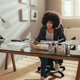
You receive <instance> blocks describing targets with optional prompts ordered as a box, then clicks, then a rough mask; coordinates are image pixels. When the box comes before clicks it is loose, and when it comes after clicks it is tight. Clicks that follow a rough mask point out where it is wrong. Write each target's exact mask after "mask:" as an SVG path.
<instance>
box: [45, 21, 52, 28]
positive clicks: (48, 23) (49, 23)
mask: <svg viewBox="0 0 80 80" xmlns="http://www.w3.org/2000/svg"><path fill="white" fill-rule="evenodd" d="M46 26H47V29H52V26H53V23H52V22H51V21H47V22H46Z"/></svg>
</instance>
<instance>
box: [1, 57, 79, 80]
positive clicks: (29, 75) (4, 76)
mask: <svg viewBox="0 0 80 80" xmlns="http://www.w3.org/2000/svg"><path fill="white" fill-rule="evenodd" d="M77 64H78V62H77V61H70V60H64V63H63V66H65V67H66V70H65V71H63V73H64V74H65V76H64V77H63V78H62V77H61V75H60V74H59V73H56V72H55V71H51V72H49V73H48V74H47V75H48V77H47V78H45V80H75V76H76V71H77ZM38 66H40V60H39V58H38V57H30V56H28V57H26V58H24V59H23V60H20V61H18V62H17V63H16V67H17V71H16V72H14V71H13V66H12V65H11V66H9V67H8V69H7V70H4V69H3V70H0V80H39V78H40V72H37V67H38ZM61 70H62V69H61Z"/></svg>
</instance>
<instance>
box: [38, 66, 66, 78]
mask: <svg viewBox="0 0 80 80" xmlns="http://www.w3.org/2000/svg"><path fill="white" fill-rule="evenodd" d="M60 68H63V70H65V67H64V66H60ZM46 69H47V70H46V72H45V77H47V75H46V74H47V73H48V72H50V71H52V70H54V71H55V68H53V67H52V66H51V67H47V68H46ZM40 70H41V67H38V71H40ZM58 73H60V74H61V77H64V74H63V73H62V72H61V71H58Z"/></svg>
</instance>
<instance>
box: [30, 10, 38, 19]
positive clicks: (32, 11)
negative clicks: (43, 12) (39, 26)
mask: <svg viewBox="0 0 80 80" xmlns="http://www.w3.org/2000/svg"><path fill="white" fill-rule="evenodd" d="M31 20H38V10H31Z"/></svg>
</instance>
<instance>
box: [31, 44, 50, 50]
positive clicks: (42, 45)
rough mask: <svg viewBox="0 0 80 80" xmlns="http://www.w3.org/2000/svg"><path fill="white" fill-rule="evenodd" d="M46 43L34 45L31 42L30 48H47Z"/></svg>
mask: <svg viewBox="0 0 80 80" xmlns="http://www.w3.org/2000/svg"><path fill="white" fill-rule="evenodd" d="M48 46H49V45H48V44H37V45H34V44H31V46H30V47H31V48H34V49H39V50H48Z"/></svg>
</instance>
